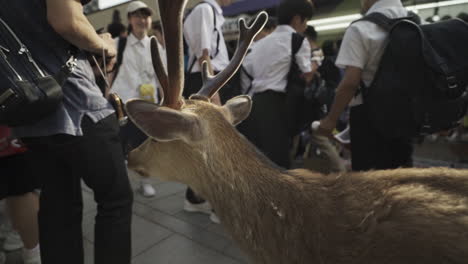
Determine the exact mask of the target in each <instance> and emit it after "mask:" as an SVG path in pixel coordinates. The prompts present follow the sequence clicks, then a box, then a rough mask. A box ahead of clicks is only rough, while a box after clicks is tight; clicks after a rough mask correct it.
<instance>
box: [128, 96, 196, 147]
mask: <svg viewBox="0 0 468 264" xmlns="http://www.w3.org/2000/svg"><path fill="white" fill-rule="evenodd" d="M125 109H126V111H127V114H128V116H129V118H130V119H131V120H132V121H133V123H135V125H136V126H137V127H138V128H140V129H141V130H142V131H143V132H144V133H145V134H147V135H148V136H149V137H152V138H154V139H156V140H158V141H161V142H167V141H173V140H184V141H186V142H193V141H199V140H201V139H202V138H203V136H204V133H203V130H202V127H201V123H200V120H199V119H198V118H197V116H196V115H194V114H189V113H184V112H182V111H177V110H174V109H171V108H168V107H164V106H159V105H157V104H153V103H150V102H147V101H143V100H130V101H128V102H127V103H126V104H125Z"/></svg>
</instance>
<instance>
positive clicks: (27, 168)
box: [0, 152, 40, 199]
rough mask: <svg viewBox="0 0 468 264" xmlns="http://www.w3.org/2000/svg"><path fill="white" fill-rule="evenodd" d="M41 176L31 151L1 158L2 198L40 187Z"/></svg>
mask: <svg viewBox="0 0 468 264" xmlns="http://www.w3.org/2000/svg"><path fill="white" fill-rule="evenodd" d="M39 176H40V175H37V172H35V171H34V158H33V157H32V154H31V153H30V152H26V153H23V154H18V155H14V156H10V157H4V158H0V199H3V198H5V197H9V196H18V195H23V194H26V193H28V192H32V191H34V190H35V189H39V187H40V184H39Z"/></svg>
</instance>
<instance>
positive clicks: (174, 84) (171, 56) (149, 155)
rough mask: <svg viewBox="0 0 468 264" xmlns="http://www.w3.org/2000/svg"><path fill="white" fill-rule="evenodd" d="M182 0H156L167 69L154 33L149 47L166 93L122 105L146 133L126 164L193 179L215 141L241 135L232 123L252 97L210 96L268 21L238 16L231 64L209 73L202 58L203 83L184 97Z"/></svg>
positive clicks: (242, 116) (237, 120)
mask: <svg viewBox="0 0 468 264" xmlns="http://www.w3.org/2000/svg"><path fill="white" fill-rule="evenodd" d="M186 2H187V0H159V8H160V12H161V22H162V27H163V31H164V35H165V41H166V47H167V58H168V61H167V70H168V71H167V73H166V72H165V71H164V67H163V66H162V65H163V64H162V61H161V57H160V55H159V50H158V45H157V44H156V39H155V38H153V39H152V40H151V51H152V59H153V66H154V69H155V72H156V74H157V76H158V79H159V80H160V83H161V86H162V90H163V94H164V99H163V101H162V103H161V104H160V105H158V104H153V103H149V102H146V101H143V100H131V101H129V102H128V103H127V104H126V106H125V107H126V110H127V113H128V115H129V117H130V119H131V120H132V121H133V122H134V123H135V124H136V125H137V126H138V127H139V128H140V129H141V130H142V131H143V132H145V133H146V134H147V135H148V136H149V137H150V139H149V140H147V141H146V142H145V143H144V144H143V145H141V146H140V147H139V148H137V149H136V150H134V151H133V152H132V153H130V157H129V167H130V168H132V169H134V170H135V171H137V172H139V173H140V174H142V175H144V176H152V175H151V172H153V171H157V172H158V174H160V175H163V176H164V177H166V179H169V180H176V181H180V182H184V183H187V184H191V183H190V181H191V180H192V179H193V177H196V174H197V170H198V168H199V167H201V166H199V165H200V164H205V165H206V164H207V163H209V162H210V161H208V159H209V158H210V157H212V156H211V155H215V154H213V152H216V151H219V149H217V148H216V147H217V146H220V144H221V145H222V144H224V143H225V142H226V141H228V140H229V138H232V137H236V136H237V137H240V136H239V135H237V131H236V130H235V129H234V126H235V125H237V124H239V123H240V122H242V121H243V120H244V119H245V118H246V117H247V116H248V115H249V113H250V110H251V107H252V101H251V99H250V97H248V96H239V97H236V98H233V99H231V100H230V101H228V102H227V103H226V104H225V105H224V106H217V105H214V104H212V103H211V97H212V96H213V95H215V94H216V93H217V92H218V90H219V89H221V88H222V87H223V86H224V85H225V84H226V83H227V82H228V81H229V80H230V79H231V78H232V76H233V75H234V74H235V73H236V71H237V70H238V69H239V67H240V65H241V64H242V61H243V59H244V57H245V55H246V53H247V50H248V48H249V47H250V45H251V43H252V41H253V39H254V38H255V36H256V35H257V34H258V33H259V32H260V31H261V29H262V28H263V27H264V25H265V23H266V22H267V20H268V15H267V14H266V13H265V12H262V13H260V14H259V15H258V16H257V18H256V20H255V22H254V23H253V24H252V25H251V26H250V27H248V26H247V25H246V23H245V21H244V20H243V19H240V21H239V27H240V37H239V41H238V46H237V50H236V52H235V54H234V57H233V59H232V61H231V62H230V64H229V65H228V66H227V67H226V69H225V70H224V71H222V72H220V73H219V74H218V75H216V76H211V75H210V74H209V71H208V67H207V64H206V62H205V63H204V64H203V74H202V75H203V87H201V89H200V91H199V92H198V93H197V94H195V95H192V96H191V97H190V98H189V99H184V98H182V96H181V95H182V90H183V84H184V72H183V60H182V53H183V48H182V14H183V10H184V7H185V5H186ZM223 142H224V143H223ZM202 167H203V166H202ZM200 170H201V169H200ZM200 174H202V172H201V171H200ZM186 175H191V179H187V178H186V177H185V176H186Z"/></svg>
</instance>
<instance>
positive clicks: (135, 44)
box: [111, 34, 166, 102]
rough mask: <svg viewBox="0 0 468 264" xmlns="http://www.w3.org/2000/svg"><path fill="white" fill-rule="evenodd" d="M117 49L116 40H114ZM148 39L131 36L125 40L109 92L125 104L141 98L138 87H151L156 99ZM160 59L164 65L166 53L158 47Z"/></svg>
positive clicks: (155, 83) (154, 74) (155, 78)
mask: <svg viewBox="0 0 468 264" xmlns="http://www.w3.org/2000/svg"><path fill="white" fill-rule="evenodd" d="M116 42H117V47H118V39H116ZM150 46H151V45H150V38H149V37H145V38H143V39H142V40H139V39H137V38H136V37H135V36H134V35H133V34H130V35H129V36H128V38H127V44H126V45H125V50H124V52H123V61H122V65H121V66H120V69H119V72H118V75H117V77H116V79H115V81H114V83H113V84H112V89H111V91H112V92H114V93H117V94H118V95H119V96H120V98H121V99H122V100H123V101H124V102H127V101H128V100H130V99H134V98H140V99H145V98H141V94H140V86H141V85H145V84H146V85H148V84H149V85H151V86H152V87H153V88H154V93H153V96H154V99H156V100H157V98H158V89H157V88H158V87H159V84H158V81H157V77H156V73H155V72H154V68H153V62H152V59H151V48H150ZM158 46H159V50H160V54H161V59H162V61H163V63H164V64H165V63H166V52H165V50H164V49H163V47H162V46H161V45H159V43H158Z"/></svg>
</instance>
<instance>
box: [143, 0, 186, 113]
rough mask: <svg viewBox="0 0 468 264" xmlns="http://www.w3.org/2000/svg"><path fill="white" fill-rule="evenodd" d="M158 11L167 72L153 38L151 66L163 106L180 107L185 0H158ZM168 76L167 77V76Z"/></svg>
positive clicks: (182, 81) (182, 83) (182, 77)
mask: <svg viewBox="0 0 468 264" xmlns="http://www.w3.org/2000/svg"><path fill="white" fill-rule="evenodd" d="M158 3H159V12H160V14H161V23H162V28H163V31H164V36H166V37H165V42H166V47H167V48H166V52H167V58H170V59H168V60H167V72H168V74H166V73H165V72H164V67H163V64H162V60H161V56H160V54H159V49H158V46H157V43H156V42H155V41H156V40H155V39H152V40H151V56H152V59H153V67H154V69H155V72H156V75H157V76H158V79H159V82H160V83H161V86H162V88H163V91H164V106H167V107H170V108H173V109H180V108H181V106H182V101H181V100H180V99H181V96H182V89H183V85H184V70H183V65H184V61H183V56H182V53H183V48H182V18H183V12H184V9H185V5H186V4H187V0H159V1H158ZM168 76H169V77H168Z"/></svg>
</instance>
